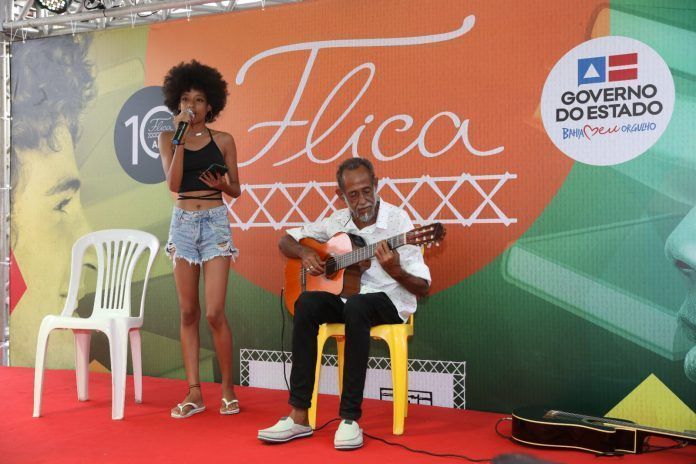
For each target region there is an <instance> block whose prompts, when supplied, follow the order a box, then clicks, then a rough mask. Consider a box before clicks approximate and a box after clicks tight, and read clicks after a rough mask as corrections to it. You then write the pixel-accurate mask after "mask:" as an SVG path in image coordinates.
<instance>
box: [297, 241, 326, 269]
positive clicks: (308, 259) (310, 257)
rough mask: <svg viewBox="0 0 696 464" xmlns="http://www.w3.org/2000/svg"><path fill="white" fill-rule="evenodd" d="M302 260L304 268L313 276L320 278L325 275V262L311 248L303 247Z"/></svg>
mask: <svg viewBox="0 0 696 464" xmlns="http://www.w3.org/2000/svg"><path fill="white" fill-rule="evenodd" d="M300 259H301V260H302V267H303V268H304V269H305V271H307V272H309V273H310V274H311V275H313V276H318V275H321V274H323V273H324V270H325V269H324V261H323V260H322V259H321V258H320V257H319V255H318V254H317V252H316V251H314V250H312V249H311V248H309V247H305V246H303V247H302V253H301V254H300Z"/></svg>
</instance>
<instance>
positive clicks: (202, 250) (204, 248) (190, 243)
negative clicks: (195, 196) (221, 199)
mask: <svg viewBox="0 0 696 464" xmlns="http://www.w3.org/2000/svg"><path fill="white" fill-rule="evenodd" d="M164 251H165V253H167V256H169V258H170V259H172V261H174V265H176V259H177V258H180V259H184V260H186V261H188V262H189V263H190V264H197V265H200V264H201V263H203V262H205V261H208V260H211V259H213V258H216V257H218V256H230V257H232V259H235V258H236V257H237V256H238V255H239V250H238V249H237V248H235V246H234V243H233V242H232V232H231V231H230V221H229V219H228V218H227V207H226V206H225V205H222V206H218V207H215V208H210V209H204V210H199V211H186V210H183V209H181V208H177V207H174V212H173V213H172V222H171V225H170V226H169V240H167V246H166V247H165V248H164Z"/></svg>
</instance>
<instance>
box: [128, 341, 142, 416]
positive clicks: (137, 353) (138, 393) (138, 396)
mask: <svg viewBox="0 0 696 464" xmlns="http://www.w3.org/2000/svg"><path fill="white" fill-rule="evenodd" d="M128 336H129V337H130V346H131V359H132V361H133V387H134V390H135V402H136V403H142V402H143V364H142V358H141V351H142V348H141V346H142V343H141V341H140V330H138V329H136V330H131V331H130V333H129V334H128Z"/></svg>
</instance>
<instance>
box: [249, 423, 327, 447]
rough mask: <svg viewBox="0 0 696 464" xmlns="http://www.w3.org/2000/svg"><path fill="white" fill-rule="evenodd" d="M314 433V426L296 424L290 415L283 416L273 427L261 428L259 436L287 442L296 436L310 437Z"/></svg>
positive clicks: (266, 439)
mask: <svg viewBox="0 0 696 464" xmlns="http://www.w3.org/2000/svg"><path fill="white" fill-rule="evenodd" d="M312 433H314V431H313V430H312V427H310V426H308V425H300V424H296V423H295V421H293V420H292V419H291V418H290V417H283V418H281V419H280V420H279V421H278V422H276V424H275V425H274V426H273V427H269V428H267V429H262V430H259V434H258V435H257V436H258V439H259V440H261V441H266V442H269V443H285V442H286V441H290V440H294V439H295V438H302V437H309V436H311V435H312Z"/></svg>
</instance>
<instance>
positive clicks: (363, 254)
mask: <svg viewBox="0 0 696 464" xmlns="http://www.w3.org/2000/svg"><path fill="white" fill-rule="evenodd" d="M444 236H445V227H444V226H443V225H442V224H441V223H439V222H437V223H434V224H430V225H427V226H423V227H418V228H417V229H413V230H411V231H409V232H406V233H404V234H399V235H395V236H393V237H390V238H388V239H387V244H388V245H389V248H391V249H392V250H393V249H396V248H399V247H401V246H403V245H418V246H420V245H430V244H432V243H434V242H437V241H438V240H442V238H443V237H444ZM300 243H301V244H302V245H304V246H307V247H309V248H311V249H312V250H314V251H316V253H317V254H318V255H319V257H320V258H321V259H322V260H323V261H324V269H325V272H324V274H322V275H318V276H313V275H311V274H310V273H309V272H308V271H307V270H305V269H304V268H303V267H302V260H301V259H294V258H288V260H287V263H286V264H285V282H284V284H285V306H286V307H287V309H288V311H289V312H290V313H291V314H295V302H296V301H297V298H299V296H300V293H302V292H304V291H325V292H330V293H333V294H334V295H340V296H342V297H344V298H347V297H349V296H351V295H355V294H357V293H359V292H360V277H361V275H362V273H363V272H364V271H365V270H366V269H368V268H369V267H370V261H369V260H370V258H372V257H373V256H374V255H375V249H376V248H377V245H378V244H377V243H373V244H370V245H365V243H364V242H363V241H362V238H361V237H358V236H357V235H352V234H346V233H339V234H336V235H334V236H333V237H331V239H330V240H329V241H328V242H325V243H321V242H318V241H316V240H314V239H311V238H304V239H302V240H300Z"/></svg>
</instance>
